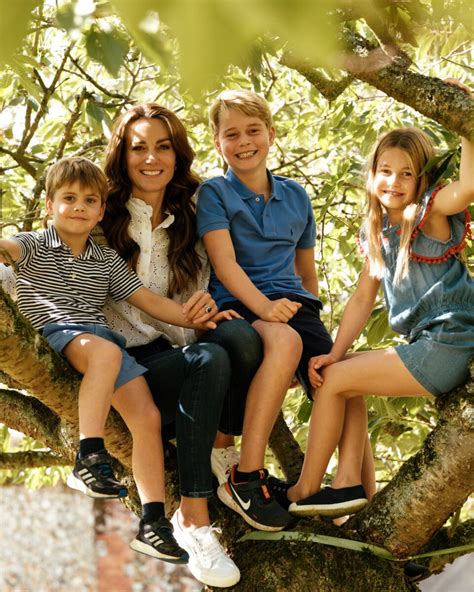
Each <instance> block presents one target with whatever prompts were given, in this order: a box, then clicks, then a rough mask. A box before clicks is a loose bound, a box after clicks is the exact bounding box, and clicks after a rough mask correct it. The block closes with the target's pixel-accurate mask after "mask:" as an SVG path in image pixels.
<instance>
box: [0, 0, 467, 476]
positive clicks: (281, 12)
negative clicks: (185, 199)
mask: <svg viewBox="0 0 474 592" xmlns="http://www.w3.org/2000/svg"><path fill="white" fill-rule="evenodd" d="M2 7H3V8H4V10H3V14H4V16H5V15H7V17H8V14H11V15H13V14H14V15H15V16H14V18H13V16H12V18H10V17H8V18H2V21H1V24H0V33H1V35H0V55H1V58H2V60H3V63H7V64H8V65H7V66H5V67H4V68H3V69H2V71H1V72H0V141H1V142H0V170H1V172H2V175H1V177H0V212H1V220H2V221H1V223H0V233H2V232H3V234H4V236H10V235H11V234H13V233H15V232H18V231H21V230H28V229H30V228H38V227H39V226H40V225H41V217H42V215H43V211H44V210H43V203H42V189H43V185H44V177H43V175H44V171H45V169H46V167H47V166H48V164H49V163H51V162H53V161H54V160H55V159H56V158H57V157H59V156H61V155H63V154H64V155H73V154H77V155H85V156H88V157H90V158H92V159H93V160H95V161H97V162H99V163H100V162H101V161H102V158H103V151H104V146H105V143H106V141H107V138H108V137H109V136H110V133H111V125H112V121H113V120H114V119H115V117H116V116H117V115H118V114H119V113H120V112H121V111H122V110H123V109H124V108H125V107H127V106H128V105H130V104H132V103H134V102H137V101H157V102H160V103H162V104H164V105H166V106H168V107H169V108H171V109H174V110H175V111H176V112H177V113H178V114H179V116H180V117H181V118H182V120H183V122H184V124H185V126H186V128H187V129H188V132H189V136H190V139H191V143H192V145H193V147H194V150H195V152H196V161H195V168H196V171H197V172H198V173H199V174H200V175H202V177H209V176H213V175H215V174H219V173H220V172H221V171H222V163H221V162H220V159H219V157H218V155H217V153H216V151H215V150H214V148H213V146H212V139H211V136H210V133H209V131H208V128H207V106H208V104H209V102H210V101H211V100H212V98H213V96H215V93H216V92H217V91H218V90H220V89H221V88H226V87H233V88H236V87H242V88H248V89H253V90H256V91H258V92H261V93H262V94H263V95H264V96H265V97H266V98H267V99H268V101H269V103H270V106H271V109H272V112H273V113H274V120H275V127H276V131H277V139H276V142H275V146H274V149H273V152H272V154H271V159H270V163H269V164H270V168H271V169H272V171H273V172H274V173H276V174H280V175H285V176H289V177H292V178H294V179H295V180H296V181H298V182H300V183H301V184H302V185H304V187H305V188H306V189H307V191H308V194H309V195H310V197H311V199H312V203H313V206H314V211H315V215H316V220H317V225H318V245H317V266H318V272H319V276H320V283H321V294H322V299H323V301H324V310H323V317H324V321H325V322H326V323H327V325H328V327H329V328H330V330H331V331H332V332H333V334H334V333H335V331H336V329H337V326H338V323H339V321H340V318H341V314H342V311H343V309H344V306H345V304H346V302H347V300H348V298H349V296H350V294H351V292H352V291H353V288H354V286H355V284H356V281H357V277H358V274H359V273H360V270H361V268H362V264H363V260H362V257H361V256H360V255H359V252H358V248H357V246H356V236H357V233H358V229H359V226H360V221H361V218H362V215H363V209H364V170H365V165H366V162H367V159H368V157H369V154H370V152H371V150H372V147H373V144H374V142H375V141H376V139H377V137H378V136H379V135H380V134H381V133H383V132H385V131H387V130H388V129H391V128H393V127H397V126H405V125H417V126H419V127H421V128H423V129H424V130H425V131H426V132H427V133H428V134H429V135H430V136H431V137H432V138H433V140H434V142H435V144H436V146H437V147H438V148H439V155H438V156H437V160H436V161H435V162H434V163H432V164H434V165H435V166H437V174H438V176H441V177H442V178H443V179H446V178H449V177H451V176H452V175H453V174H455V171H456V166H457V164H458V158H459V153H458V144H459V140H458V138H457V137H456V136H455V135H454V134H453V133H451V132H450V131H448V130H446V129H444V128H441V127H440V126H439V125H438V124H436V123H435V122H433V121H431V120H427V119H426V118H424V117H422V116H421V115H420V114H418V113H416V112H415V111H413V110H412V109H410V108H409V107H407V106H406V105H403V104H400V103H397V102H396V101H394V100H393V99H392V98H390V97H388V96H386V95H384V94H383V93H381V92H379V91H377V90H375V89H374V88H371V87H369V86H367V85H364V84H362V83H360V82H358V81H352V82H351V84H350V85H349V86H347V88H346V89H345V90H344V91H343V92H342V93H341V94H338V93H339V92H340V90H339V89H341V88H343V87H342V86H341V81H343V76H342V73H341V71H339V70H335V69H334V68H331V65H333V64H334V63H338V60H339V58H340V50H339V48H338V46H337V43H339V40H338V39H339V38H338V36H337V35H336V33H335V30H336V28H337V27H338V26H339V24H340V21H345V22H346V25H347V26H350V27H352V28H353V29H355V30H358V31H359V32H362V33H363V34H365V35H367V37H369V38H374V39H376V38H380V37H381V35H382V36H384V35H385V36H386V41H387V42H397V43H399V44H401V46H402V48H403V49H404V50H405V51H406V52H407V53H408V54H409V57H410V58H411V60H412V62H413V68H414V69H417V70H418V71H420V72H422V73H424V74H425V75H426V76H433V77H441V78H446V77H456V78H459V79H461V80H462V79H465V78H466V76H467V75H468V74H469V73H471V72H472V55H471V54H472V50H471V44H470V41H471V38H470V34H469V30H468V28H469V26H470V25H469V19H468V18H466V17H467V16H468V15H469V11H470V10H472V6H471V3H468V2H464V0H460V1H457V2H454V1H451V2H439V1H433V2H429V1H427V0H409V1H407V2H403V3H394V2H391V1H390V0H377V1H376V2H375V1H371V0H370V1H369V0H364V1H361V0H358V2H355V1H352V0H340V1H336V0H325V1H324V2H307V1H305V0H298V1H296V2H295V1H290V0H288V1H286V0H278V1H274V0H272V1H270V0H252V1H250V0H240V1H238V2H237V1H234V0H203V1H200V2H196V1H194V0H173V1H171V0H159V1H152V0H135V1H134V2H131V1H130V0H113V1H112V2H104V1H99V0H96V1H95V2H94V1H92V0H90V1H89V0H88V1H84V0H81V1H78V2H70V1H66V0H59V1H58V2H51V1H45V2H44V3H42V2H39V1H33V0H20V1H19V2H17V3H16V4H15V11H13V10H11V9H9V8H8V7H7V6H6V2H5V0H4V1H3V4H2ZM35 7H37V8H36V9H35ZM445 8H446V9H445ZM448 8H449V10H448ZM33 9H35V10H33ZM287 46H291V47H292V49H293V50H294V51H295V52H296V53H297V54H300V55H303V56H304V57H309V58H311V60H313V62H315V63H317V64H319V65H321V64H322V65H323V66H324V69H322V68H321V69H320V74H321V78H322V79H323V80H324V81H325V84H326V85H327V86H328V87H331V86H332V85H334V84H336V85H339V86H337V87H336V88H337V89H338V91H337V92H334V93H333V94H332V95H331V97H332V98H331V100H327V99H325V98H323V96H322V95H321V94H320V93H319V91H318V90H317V89H316V87H315V86H313V85H312V84H310V83H309V82H308V80H306V79H305V78H303V77H302V76H301V75H299V74H298V73H296V72H295V71H294V70H291V69H289V68H286V67H283V66H282V65H281V58H282V51H283V49H284V48H286V47H287ZM229 63H232V64H233V65H232V66H228V64H229ZM181 76H182V78H181ZM206 86H207V87H208V88H212V90H209V91H208V92H207V91H206V92H201V93H200V94H199V93H198V92H197V91H198V89H201V88H203V87H206ZM186 89H191V90H192V91H193V94H191V93H190V91H188V90H186ZM470 249H471V251H470V252H471V253H472V247H470ZM397 339H399V338H398V337H396V336H395V335H394V334H393V333H391V332H390V330H389V328H388V325H387V318H386V313H385V311H384V309H383V306H382V305H381V302H379V303H378V305H377V307H376V309H375V310H374V312H373V314H372V316H371V319H370V322H369V324H368V326H367V328H366V329H365V331H364V332H363V334H362V335H361V337H360V339H359V340H358V342H357V344H356V346H355V347H356V349H357V350H364V349H369V348H374V347H375V348H378V347H386V346H387V345H391V344H393V343H395V342H396V340H397ZM369 408H370V430H371V436H372V444H373V446H374V448H375V450H376V456H377V459H378V469H379V478H380V479H389V478H390V477H391V476H392V475H393V473H394V472H395V471H396V469H397V468H398V467H399V465H400V463H401V462H403V460H404V459H405V458H406V456H407V455H409V454H411V453H413V451H414V450H415V449H417V448H418V447H419V445H420V442H421V441H422V439H423V438H424V437H425V435H426V433H427V431H428V430H429V429H430V427H431V426H432V424H433V420H434V417H435V414H434V411H433V408H432V407H431V406H430V404H429V403H427V402H426V401H425V400H423V402H420V401H418V400H410V401H408V400H405V399H399V400H394V401H389V402H388V401H381V400H380V399H374V400H372V399H370V400H369ZM310 410H311V405H310V403H309V402H308V401H307V400H306V398H305V396H304V395H303V394H302V392H301V390H300V389H294V390H293V391H291V394H290V395H289V396H288V397H287V402H286V408H285V414H286V418H287V420H288V422H289V423H290V427H291V428H292V429H293V432H294V433H295V434H296V437H297V438H298V440H299V441H300V442H301V443H303V444H304V442H305V440H306V434H307V420H308V417H309V413H310ZM57 471H59V469H54V470H52V472H51V473H50V474H48V475H49V476H48V475H46V473H45V474H44V475H43V477H44V478H45V479H53V480H54V479H56V478H57V477H56V475H57V474H58V473H57ZM18 478H19V477H18ZM31 479H32V482H34V479H33V477H32V478H31Z"/></svg>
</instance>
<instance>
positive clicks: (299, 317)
mask: <svg viewBox="0 0 474 592" xmlns="http://www.w3.org/2000/svg"><path fill="white" fill-rule="evenodd" d="M267 298H269V299H270V300H278V299H279V298H288V300H293V301H295V302H300V303H301V304H302V306H301V308H300V309H299V310H298V312H297V313H296V314H295V315H294V316H293V317H292V318H291V319H290V320H289V321H288V323H287V324H288V325H289V326H290V327H291V328H292V329H294V330H295V331H296V332H297V333H298V335H299V336H300V337H301V341H302V342H303V353H302V354H301V360H300V363H299V365H298V369H297V371H296V378H297V379H298V381H299V383H300V384H301V386H302V387H303V389H304V391H305V392H306V394H307V396H308V397H309V398H310V399H312V396H311V384H310V382H309V377H308V362H309V360H310V358H312V357H313V356H320V355H322V354H327V353H329V352H330V351H331V348H332V339H331V336H330V335H329V333H328V332H327V330H326V327H325V326H324V324H323V322H322V321H321V319H320V318H319V311H320V310H321V304H320V302H319V300H312V299H311V298H305V297H304V296H299V295H297V294H270V295H269V296H268V295H267ZM229 308H232V309H233V310H235V311H236V312H238V313H239V314H240V315H241V316H242V317H244V319H245V320H246V321H248V322H249V323H253V322H254V321H257V320H258V319H259V317H258V316H257V315H256V314H255V313H253V312H252V311H251V310H249V309H248V308H247V307H246V306H245V305H244V304H242V303H241V302H239V301H238V300H232V301H231V302H225V303H224V304H223V305H222V306H221V308H220V310H227V309H229Z"/></svg>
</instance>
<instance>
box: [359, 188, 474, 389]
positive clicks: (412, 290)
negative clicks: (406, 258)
mask: <svg viewBox="0 0 474 592" xmlns="http://www.w3.org/2000/svg"><path fill="white" fill-rule="evenodd" d="M439 189H440V188H436V189H430V190H429V191H428V192H427V193H426V194H425V196H424V198H423V201H422V206H421V208H420V212H419V214H418V218H417V221H416V223H415V229H414V231H413V233H412V238H411V253H410V262H409V271H408V275H407V276H406V277H405V278H404V279H403V280H402V281H401V282H400V283H399V284H398V285H397V284H395V282H394V275H395V267H396V262H397V255H398V250H399V246H400V225H396V226H389V224H388V219H385V221H384V228H383V229H382V255H383V259H384V261H385V266H386V270H385V276H384V277H383V278H382V285H383V289H384V293H385V300H386V303H387V308H388V314H389V323H390V326H391V327H392V329H393V330H394V331H396V332H397V333H401V334H402V335H404V336H405V337H406V339H407V342H408V343H407V344H403V345H398V346H396V347H395V350H396V352H397V354H398V355H399V356H400V358H401V360H402V361H403V363H404V364H405V366H406V367H407V369H408V370H409V371H410V373H411V374H412V375H413V376H414V377H415V378H416V380H418V382H419V383H420V384H421V385H423V386H424V388H425V389H426V390H428V391H429V392H430V393H432V394H433V395H440V394H442V393H446V392H448V391H450V390H452V389H453V388H455V387H456V386H458V385H460V384H463V383H464V382H466V381H467V379H468V377H469V369H468V365H469V361H470V360H471V359H472V358H473V357H474V280H473V278H472V277H471V276H470V274H469V271H468V269H467V267H466V265H465V264H464V262H463V261H462V260H461V258H460V254H461V251H462V250H463V248H464V247H465V245H466V240H467V238H468V237H471V235H470V230H469V213H468V212H467V211H465V212H461V213H459V214H456V215H454V216H448V221H449V226H450V229H451V236H450V238H449V239H448V240H447V241H440V240H437V239H434V238H430V237H429V236H426V235H425V234H424V233H423V226H424V224H425V222H426V218H427V215H428V213H429V211H430V208H431V207H432V204H433V201H434V199H435V198H436V194H437V193H438V191H439ZM361 239H362V240H361V246H362V248H363V247H364V237H363V236H361ZM363 250H364V248H363Z"/></svg>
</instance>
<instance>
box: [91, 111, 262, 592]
mask: <svg viewBox="0 0 474 592" xmlns="http://www.w3.org/2000/svg"><path fill="white" fill-rule="evenodd" d="M193 157H194V154H193V151H192V149H191V147H190V146H189V143H188V139H187V135H186V131H185V129H184V126H183V125H182V123H181V122H180V120H179V119H178V118H177V117H176V115H175V114H174V113H173V112H171V111H169V110H168V109H166V108H164V107H160V106H158V105H155V104H143V105H136V106H134V107H132V108H131V109H129V110H128V111H127V112H125V113H124V114H123V115H122V116H121V117H119V119H118V120H117V122H116V125H115V127H114V132H113V135H112V138H111V140H110V142H109V145H108V148H107V153H106V162H105V172H106V175H107V177H108V180H109V188H110V192H109V198H108V202H107V211H106V214H105V216H104V220H103V222H102V227H103V231H104V234H105V237H106V238H107V241H108V242H109V244H110V246H112V247H113V248H115V249H116V250H117V251H118V252H119V253H120V254H121V255H122V257H124V258H125V259H126V260H127V261H128V262H129V263H130V265H131V267H133V268H134V269H136V271H137V273H138V275H139V277H140V278H141V279H142V281H143V283H144V284H145V285H146V286H147V287H148V288H150V289H152V290H154V291H156V292H158V293H160V294H163V295H167V296H170V297H172V298H174V299H176V300H177V301H178V302H183V303H184V302H186V301H188V303H187V304H186V305H185V306H186V307H187V308H191V307H192V308H198V307H202V308H203V309H204V310H205V311H206V312H211V311H210V308H209V307H211V308H214V307H215V304H214V302H213V301H212V300H211V301H210V300H209V295H208V294H207V293H206V291H205V286H207V282H208V279H209V266H208V263H207V258H206V256H205V253H204V250H203V248H202V246H201V245H200V244H199V243H198V242H197V232H196V227H195V208H194V202H193V200H192V197H193V195H194V192H195V190H196V188H197V187H198V184H199V179H198V178H197V177H196V175H195V174H194V173H193V172H192V171H191V164H192V161H193ZM199 288H201V289H199ZM203 288H204V289H203ZM105 312H106V316H107V319H108V322H109V324H110V327H111V328H112V329H113V330H115V331H117V332H119V333H121V334H123V335H124V336H125V338H126V339H127V345H128V346H129V347H128V351H129V352H130V353H131V354H132V355H133V356H134V357H135V358H136V360H137V361H138V362H139V363H140V364H143V365H144V366H146V367H147V368H148V369H149V371H148V373H147V374H146V375H145V377H146V378H147V381H148V384H149V386H150V389H151V391H152V393H153V397H154V399H155V402H156V404H157V405H158V407H159V408H160V411H161V413H162V418H163V424H164V425H166V424H171V423H172V422H174V421H176V441H177V450H178V463H179V478H180V493H181V503H180V507H179V509H178V510H177V511H176V513H175V514H174V516H173V518H172V522H173V525H174V528H175V536H176V538H177V539H178V540H179V541H180V544H181V545H182V546H183V547H184V548H185V549H186V550H187V551H188V553H189V555H190V561H189V567H190V570H191V572H192V573H193V575H194V576H195V577H196V578H197V579H198V580H200V581H201V582H203V583H205V584H208V585H210V586H222V587H225V586H232V585H234V584H235V583H237V581H238V580H239V578H240V574H239V570H238V568H237V566H236V565H235V564H234V563H233V561H232V560H231V559H230V558H229V557H228V556H227V555H226V554H225V551H224V549H223V548H222V547H221V546H220V544H219V542H218V540H217V538H216V537H215V534H214V532H213V529H212V527H211V526H210V520H209V514H208V508H207V498H208V497H210V496H211V495H212V494H213V489H212V475H211V466H210V456H211V450H212V445H213V441H214V437H215V434H216V430H217V429H219V430H220V434H218V437H217V439H216V445H217V446H219V447H222V446H225V445H228V444H231V443H232V434H239V433H241V428H242V421H243V413H244V406H245V396H246V392H247V390H248V386H249V384H250V382H251V380H252V377H253V375H254V373H255V371H256V370H257V368H258V366H259V364H260V361H261V355H262V352H261V343H260V339H259V337H258V335H257V334H256V332H255V331H254V330H253V329H252V328H251V326H250V325H248V324H247V323H246V322H245V321H242V320H232V321H224V322H222V323H221V324H219V325H218V327H217V329H215V330H214V331H208V332H207V333H205V334H204V335H202V336H201V337H200V338H199V339H198V341H197V342H196V343H192V341H194V340H195V335H194V334H193V332H191V331H189V330H186V329H182V328H179V327H173V326H170V325H166V324H164V323H161V322H159V321H155V320H154V319H152V318H151V317H148V316H147V315H145V314H143V313H141V312H138V311H136V310H134V309H132V307H130V306H128V305H127V304H126V303H125V304H124V303H115V302H110V303H109V305H108V306H107V307H106V310H105ZM187 343H191V345H186V344H187ZM173 346H174V347H173Z"/></svg>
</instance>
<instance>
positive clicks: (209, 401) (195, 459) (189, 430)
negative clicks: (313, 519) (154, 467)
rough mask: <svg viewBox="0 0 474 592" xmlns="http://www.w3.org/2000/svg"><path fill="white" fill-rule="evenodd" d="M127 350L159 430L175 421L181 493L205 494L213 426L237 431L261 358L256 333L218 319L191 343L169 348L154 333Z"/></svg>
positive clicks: (244, 325) (246, 326)
mask: <svg viewBox="0 0 474 592" xmlns="http://www.w3.org/2000/svg"><path fill="white" fill-rule="evenodd" d="M127 351H128V352H129V353H130V354H131V355H132V356H134V357H135V358H136V360H137V362H139V363H140V364H142V365H143V366H145V367H146V368H148V372H147V373H146V374H145V378H146V380H147V382H148V386H149V387H150V390H151V392H152V394H153V398H154V400H155V403H156V404H157V406H158V408H159V409H160V411H161V414H162V420H163V425H164V426H165V429H164V430H163V431H164V432H166V431H167V430H166V428H167V427H168V426H169V425H170V424H171V423H172V422H174V421H175V422H176V424H175V425H176V443H177V449H178V469H179V480H180V493H181V495H184V496H186V497H211V496H212V493H213V490H212V474H211V463H210V456H211V450H212V444H213V442H214V438H215V436H216V432H217V430H218V429H220V430H221V431H223V432H225V433H229V434H240V433H241V431H242V423H243V416H244V410H245V401H246V396H247V391H248V387H249V385H250V383H251V381H252V378H253V376H254V374H255V372H256V371H257V369H258V367H259V365H260V363H261V360H262V357H263V352H262V343H261V340H260V337H259V335H258V334H257V332H256V331H255V330H254V329H253V328H252V327H251V326H250V325H249V324H248V323H247V322H246V321H242V320H238V319H236V320H233V321H224V322H222V323H220V324H219V325H218V327H217V329H215V330H214V331H207V332H206V333H205V334H204V335H203V336H202V337H201V339H200V340H199V341H198V342H197V343H193V344H192V345H187V346H185V347H180V348H170V347H169V344H168V343H167V342H166V340H164V339H163V338H159V339H157V340H156V341H154V342H152V343H150V344H148V345H144V346H139V347H132V348H128V350H127ZM167 424H168V426H167Z"/></svg>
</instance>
